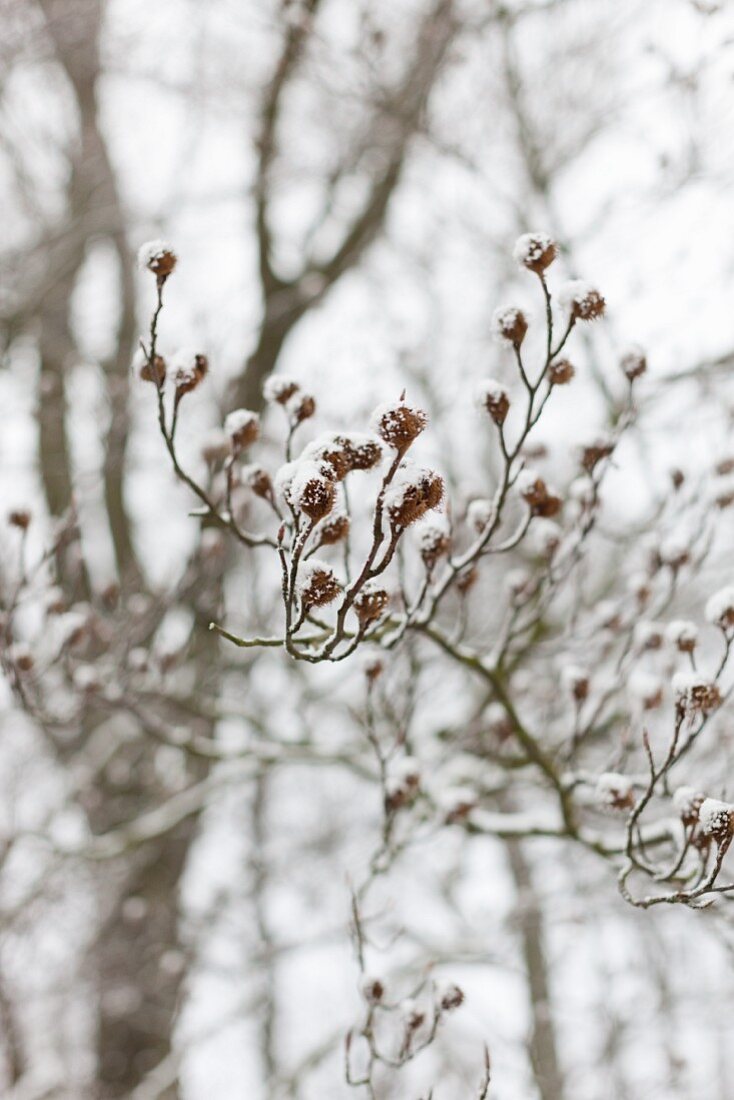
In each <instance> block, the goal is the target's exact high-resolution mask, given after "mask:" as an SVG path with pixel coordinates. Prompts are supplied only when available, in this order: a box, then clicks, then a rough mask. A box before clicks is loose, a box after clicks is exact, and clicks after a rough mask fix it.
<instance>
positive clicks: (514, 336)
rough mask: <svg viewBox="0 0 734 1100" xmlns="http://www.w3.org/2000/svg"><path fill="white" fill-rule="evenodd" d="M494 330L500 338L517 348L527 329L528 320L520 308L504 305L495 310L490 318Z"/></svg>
mask: <svg viewBox="0 0 734 1100" xmlns="http://www.w3.org/2000/svg"><path fill="white" fill-rule="evenodd" d="M492 321H493V325H494V330H495V332H496V333H497V335H498V336H499V337H500V338H501V339H502V340H507V341H508V343H510V344H512V345H513V347H516V348H519V347H520V345H521V344H522V342H523V340H524V339H525V335H526V333H527V331H528V322H527V318H526V317H525V314H524V313H523V311H522V310H521V309H517V308H516V307H515V306H505V307H503V308H502V309H498V310H496V311H495V314H494V317H493V318H492Z"/></svg>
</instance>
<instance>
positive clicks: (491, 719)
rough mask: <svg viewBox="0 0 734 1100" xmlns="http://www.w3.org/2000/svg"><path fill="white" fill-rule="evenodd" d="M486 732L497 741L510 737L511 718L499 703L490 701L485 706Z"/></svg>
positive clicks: (511, 728)
mask: <svg viewBox="0 0 734 1100" xmlns="http://www.w3.org/2000/svg"><path fill="white" fill-rule="evenodd" d="M486 723H487V733H488V734H489V735H490V736H491V737H493V738H495V739H496V740H497V741H499V742H503V741H507V740H508V738H510V737H512V734H513V732H514V726H513V724H512V719H511V718H510V717H509V715H508V714H507V711H506V710H505V708H504V707H503V706H502V704H501V703H497V702H495V703H490V705H489V706H488V707H487V717H486Z"/></svg>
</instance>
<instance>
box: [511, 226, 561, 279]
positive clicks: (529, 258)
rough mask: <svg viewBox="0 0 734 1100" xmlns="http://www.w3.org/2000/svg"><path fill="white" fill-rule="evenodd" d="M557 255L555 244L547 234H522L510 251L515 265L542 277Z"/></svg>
mask: <svg viewBox="0 0 734 1100" xmlns="http://www.w3.org/2000/svg"><path fill="white" fill-rule="evenodd" d="M557 254H558V247H557V245H556V242H555V241H554V240H553V238H552V237H550V236H548V234H547V233H523V235H522V236H521V237H518V239H517V241H516V242H515V247H514V249H513V250H512V255H513V256H514V258H515V260H516V261H517V263H519V264H520V266H521V267H526V268H527V269H528V271H534V272H535V273H536V275H542V273H543V272H544V271H545V269H546V268H547V267H550V265H551V264H552V263H553V261H554V260H555V258H556V256H557Z"/></svg>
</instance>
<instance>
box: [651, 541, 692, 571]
mask: <svg viewBox="0 0 734 1100" xmlns="http://www.w3.org/2000/svg"><path fill="white" fill-rule="evenodd" d="M658 556H659V558H660V562H661V564H662V565H667V566H668V568H669V569H672V570H673V572H677V571H678V570H679V569H680V568H681V567H682V566H684V565H686V564H687V562H689V561H690V559H691V548H690V546H689V543H688V539H686V538H685V537H684V536H683V535H669V536H668V538H666V539H663V541H662V542H661V543H660V546H659V547H658Z"/></svg>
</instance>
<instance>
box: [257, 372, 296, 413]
mask: <svg viewBox="0 0 734 1100" xmlns="http://www.w3.org/2000/svg"><path fill="white" fill-rule="evenodd" d="M300 388H301V387H300V386H299V385H298V383H297V382H294V381H293V379H292V378H284V377H283V375H282V374H271V375H270V377H269V378H266V379H265V382H264V384H263V397H264V398H265V400H266V401H270V402H273V403H277V404H278V405H286V404H287V403H288V402H289V401H290V399H291V398H292V397H293V395H294V394H295V393H297V392H298V390H299V389H300Z"/></svg>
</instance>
